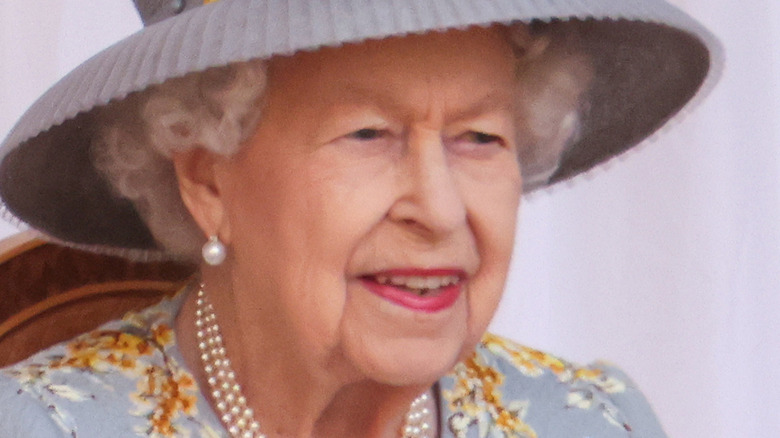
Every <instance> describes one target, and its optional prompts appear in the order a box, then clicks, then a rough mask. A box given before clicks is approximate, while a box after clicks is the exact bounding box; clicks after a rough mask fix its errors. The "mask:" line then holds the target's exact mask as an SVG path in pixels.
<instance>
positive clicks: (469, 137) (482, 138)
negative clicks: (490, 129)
mask: <svg viewBox="0 0 780 438" xmlns="http://www.w3.org/2000/svg"><path fill="white" fill-rule="evenodd" d="M461 140H465V141H467V142H470V143H475V144H480V145H483V144H491V143H496V144H498V145H499V146H504V145H505V144H506V142H505V141H504V139H503V138H502V137H500V136H498V135H495V134H488V133H486V132H480V131H469V132H466V133H465V134H463V135H461Z"/></svg>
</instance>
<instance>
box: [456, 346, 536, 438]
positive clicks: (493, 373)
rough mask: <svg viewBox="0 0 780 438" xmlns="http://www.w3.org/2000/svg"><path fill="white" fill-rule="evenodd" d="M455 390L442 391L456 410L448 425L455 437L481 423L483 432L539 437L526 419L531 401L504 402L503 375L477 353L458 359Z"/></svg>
mask: <svg viewBox="0 0 780 438" xmlns="http://www.w3.org/2000/svg"><path fill="white" fill-rule="evenodd" d="M452 377H453V378H454V379H455V385H454V389H453V390H451V391H450V390H444V391H442V395H443V397H444V398H445V399H446V400H447V401H448V403H449V407H450V410H451V411H452V412H454V415H452V416H451V417H450V419H449V425H448V426H449V428H450V430H451V431H452V432H453V433H454V434H455V436H456V437H458V438H461V437H465V436H466V432H467V430H468V428H469V427H471V426H473V425H477V426H478V427H480V429H481V430H480V436H486V435H487V434H488V432H491V433H493V434H494V436H495V434H499V435H498V436H505V437H517V438H536V436H537V435H536V432H534V430H533V429H532V428H531V427H530V426H529V425H528V424H526V423H525V421H523V418H524V417H525V412H526V410H527V407H528V403H527V402H524V401H513V402H512V403H510V404H509V405H507V406H505V405H504V402H503V400H502V394H501V391H500V389H499V387H500V386H501V385H502V384H503V383H504V375H503V374H501V373H500V372H498V371H497V370H496V369H495V368H493V367H490V366H487V365H486V364H484V363H483V362H482V360H481V358H480V357H479V356H478V355H476V354H475V355H473V356H472V357H471V358H469V359H467V360H465V361H463V362H461V363H459V364H458V365H456V366H455V369H454V370H453V373H452Z"/></svg>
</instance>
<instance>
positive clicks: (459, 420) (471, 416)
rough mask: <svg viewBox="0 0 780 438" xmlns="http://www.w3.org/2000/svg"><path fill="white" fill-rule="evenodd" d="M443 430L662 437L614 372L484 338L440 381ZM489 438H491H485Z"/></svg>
mask: <svg viewBox="0 0 780 438" xmlns="http://www.w3.org/2000/svg"><path fill="white" fill-rule="evenodd" d="M441 388H442V402H443V410H444V409H445V408H446V412H447V416H448V418H446V419H445V424H443V426H444V427H445V428H448V429H449V430H450V431H451V432H452V433H453V434H454V435H455V436H458V437H461V436H462V437H468V436H472V435H470V433H472V432H471V431H472V430H473V431H474V433H477V434H476V435H473V436H484V435H482V433H483V431H488V432H490V433H496V434H497V435H496V436H503V435H501V433H503V434H504V435H507V436H518V437H523V438H531V437H546V438H557V437H561V438H563V437H572V436H590V437H596V436H597V437H600V438H607V437H616V438H617V437H625V438H628V437H632V438H661V437H665V436H666V435H665V434H664V432H663V430H662V428H661V426H660V425H659V423H658V421H657V419H656V417H655V415H654V414H653V412H652V409H651V408H650V406H649V404H648V403H647V401H646V399H645V398H644V396H643V395H642V393H641V392H640V391H639V390H638V389H637V388H636V385H634V383H633V382H632V381H631V380H630V379H629V378H628V376H626V375H625V374H624V373H623V372H621V371H620V370H619V369H617V368H615V367H613V366H610V365H607V364H605V363H596V364H593V365H589V366H577V365H575V364H573V363H571V362H568V361H566V360H564V359H561V358H559V357H557V356H553V355H551V354H547V353H544V352H541V351H539V350H536V349H533V348H529V347H525V346H522V345H520V344H517V343H515V342H512V341H510V340H508V339H505V338H501V337H498V336H495V335H492V334H486V335H485V336H484V337H483V339H482V341H481V342H480V343H479V345H478V346H477V349H476V352H475V354H474V355H472V356H471V357H470V358H468V359H467V360H465V361H463V362H461V363H459V364H458V365H457V366H456V367H455V368H454V369H453V371H452V373H451V374H450V375H449V376H447V377H446V378H445V379H443V380H442V383H441ZM487 436H491V435H487Z"/></svg>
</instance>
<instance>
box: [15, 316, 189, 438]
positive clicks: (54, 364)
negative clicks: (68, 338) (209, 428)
mask: <svg viewBox="0 0 780 438" xmlns="http://www.w3.org/2000/svg"><path fill="white" fill-rule="evenodd" d="M167 316H169V315H167V314H160V313H154V312H150V313H149V314H143V313H134V314H128V315H127V316H126V317H125V318H124V319H123V322H124V324H125V325H124V326H122V328H121V330H96V331H93V332H90V333H86V334H84V335H82V336H79V337H78V338H76V339H75V340H73V341H72V342H70V343H69V344H68V345H67V347H66V350H65V354H63V355H61V356H56V357H52V358H50V361H49V362H48V363H44V364H37V363H36V364H31V365H28V366H27V367H25V368H21V369H17V370H15V371H14V373H15V375H16V376H17V378H19V380H20V382H22V383H23V384H24V385H26V386H28V387H30V388H32V389H31V390H32V391H34V392H37V393H39V394H44V393H45V395H46V397H49V395H53V396H55V397H59V398H66V399H68V400H71V401H84V400H88V399H90V398H92V397H91V396H89V395H87V394H81V393H79V392H78V391H76V390H75V389H73V388H69V387H67V386H65V385H52V384H51V383H50V379H49V378H48V373H51V372H53V371H57V370H59V371H62V372H71V371H80V372H85V373H87V374H92V375H96V376H97V375H101V374H108V373H115V372H120V373H122V374H124V375H127V376H128V377H129V378H130V379H133V380H136V381H137V389H136V391H135V392H134V393H132V394H130V398H131V400H132V401H133V402H134V404H135V410H134V411H133V412H131V414H132V415H135V416H138V417H141V418H146V425H145V426H142V427H137V428H136V433H137V434H138V435H141V436H148V437H160V438H162V437H179V436H183V435H185V434H186V431H185V430H183V429H181V428H179V427H177V422H178V421H180V420H181V419H183V418H192V416H194V415H195V414H196V413H197V408H196V403H197V394H198V388H197V385H196V383H195V380H194V379H193V377H192V376H191V375H190V374H189V373H188V372H186V371H185V370H183V369H182V368H180V367H179V366H178V365H177V364H176V362H175V360H174V359H173V358H171V357H170V356H169V355H168V351H167V350H168V349H169V348H170V347H171V346H173V345H174V342H175V339H174V333H173V330H172V329H171V327H170V326H169V325H168V324H166V323H162V322H158V321H160V320H161V319H165V318H166V317H167ZM35 388H37V389H35ZM54 405H55V403H54V402H52V403H50V406H54ZM54 415H55V416H56V418H55V421H56V422H57V424H59V425H60V427H61V428H63V430H66V431H69V432H72V431H73V430H74V429H73V426H72V425H71V424H70V423H71V420H70V418H69V417H68V416H67V413H65V412H62V411H60V410H59V409H57V408H56V406H55V408H54Z"/></svg>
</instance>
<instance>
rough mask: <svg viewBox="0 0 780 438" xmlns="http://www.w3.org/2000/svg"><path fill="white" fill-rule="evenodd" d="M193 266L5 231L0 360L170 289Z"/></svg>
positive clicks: (0, 257)
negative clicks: (127, 256) (123, 255)
mask: <svg viewBox="0 0 780 438" xmlns="http://www.w3.org/2000/svg"><path fill="white" fill-rule="evenodd" d="M193 272H194V267H192V266H188V265H183V264H178V263H173V262H155V263H139V262H132V261H129V260H126V259H123V258H119V257H112V256H105V255H97V254H93V253H89V252H86V251H81V250H76V249H73V248H68V247H65V246H62V245H58V244H55V243H51V242H46V241H44V240H42V239H41V238H39V237H37V236H36V234H35V233H34V232H32V231H28V232H24V233H21V234H19V235H15V236H12V237H10V238H8V239H6V240H4V241H2V242H0V367H3V366H5V365H10V364H12V363H15V362H18V361H20V360H22V359H24V358H26V357H28V356H30V355H32V354H33V353H35V352H37V351H40V350H43V349H45V348H47V347H49V346H52V345H54V344H56V343H58V342H62V341H65V340H68V339H70V338H72V337H74V336H76V335H78V334H79V333H83V332H86V331H89V330H92V329H94V328H96V327H98V326H99V325H101V324H103V323H104V322H107V321H110V320H112V319H116V318H120V317H121V316H122V315H124V314H125V313H126V312H128V311H130V310H139V309H142V308H144V307H147V306H150V305H152V304H154V303H155V302H157V301H160V300H161V299H162V298H163V297H165V296H171V295H173V294H175V293H176V292H177V291H178V290H180V289H181V288H182V287H183V286H184V285H185V284H186V283H187V282H188V281H189V278H190V277H191V276H192V273H193Z"/></svg>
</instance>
